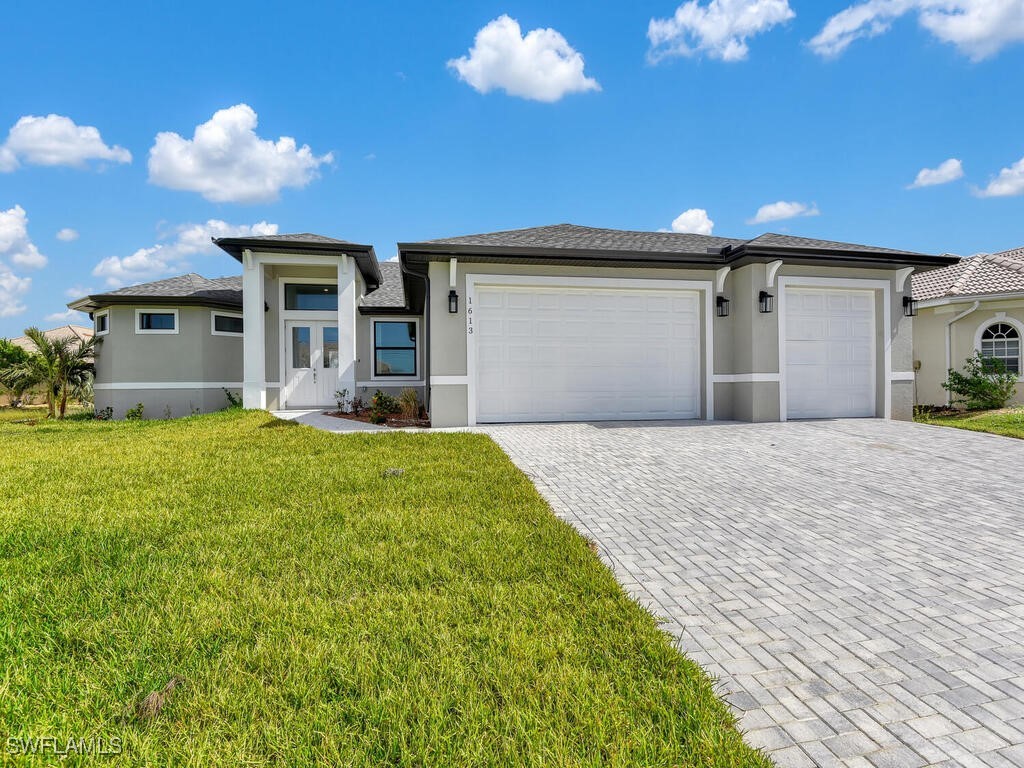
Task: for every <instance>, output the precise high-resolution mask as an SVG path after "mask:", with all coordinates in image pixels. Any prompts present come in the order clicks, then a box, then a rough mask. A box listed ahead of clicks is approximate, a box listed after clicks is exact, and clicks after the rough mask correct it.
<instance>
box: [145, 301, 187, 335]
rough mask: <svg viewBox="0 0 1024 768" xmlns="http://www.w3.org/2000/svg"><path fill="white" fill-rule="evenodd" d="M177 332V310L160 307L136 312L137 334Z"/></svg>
mask: <svg viewBox="0 0 1024 768" xmlns="http://www.w3.org/2000/svg"><path fill="white" fill-rule="evenodd" d="M177 332H178V310H177V309H167V308H164V307H158V308H153V309H136V310H135V333H152V334H172V333H175V334H176V333H177Z"/></svg>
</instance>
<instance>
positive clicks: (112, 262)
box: [92, 219, 277, 288]
mask: <svg viewBox="0 0 1024 768" xmlns="http://www.w3.org/2000/svg"><path fill="white" fill-rule="evenodd" d="M276 234H277V224H268V223H267V222H266V221H260V222H257V223H256V224H251V225H250V224H228V223H227V222H226V221H220V220H219V219H210V220H209V221H207V222H206V223H205V224H184V225H182V226H180V227H178V229H177V230H176V233H175V235H174V239H173V240H170V241H169V242H164V243H157V244H156V245H153V246H150V247H149V248H139V249H138V250H137V251H135V253H133V254H131V255H129V256H108V257H107V258H105V259H103V260H102V261H101V262H100V263H99V264H97V265H96V266H95V268H93V271H92V273H93V274H94V275H96V276H97V277H102V278H105V279H106V283H107V285H108V286H110V287H113V288H117V287H120V286H122V285H129V284H132V283H138V282H144V281H146V280H152V279H156V278H159V277H166V276H168V275H172V274H180V273H182V272H186V271H188V269H189V268H190V264H189V260H188V259H189V257H190V256H194V255H196V254H205V253H212V252H214V251H216V246H215V245H214V244H213V242H212V241H211V240H210V238H212V237H246V236H250V235H276Z"/></svg>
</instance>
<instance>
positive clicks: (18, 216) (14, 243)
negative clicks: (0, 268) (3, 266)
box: [0, 205, 47, 269]
mask: <svg viewBox="0 0 1024 768" xmlns="http://www.w3.org/2000/svg"><path fill="white" fill-rule="evenodd" d="M0 258H2V259H4V260H6V261H9V262H10V263H11V264H13V265H14V266H16V267H24V268H26V269H42V268H43V267H45V266H46V261H47V259H46V257H45V256H44V255H43V254H41V253H40V252H39V249H38V248H37V247H36V244H35V243H33V242H32V239H31V238H30V237H29V236H28V216H27V215H26V214H25V209H24V208H22V207H21V206H20V205H15V206H14V207H13V208H10V209H8V210H6V211H0Z"/></svg>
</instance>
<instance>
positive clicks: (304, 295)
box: [284, 283, 338, 312]
mask: <svg viewBox="0 0 1024 768" xmlns="http://www.w3.org/2000/svg"><path fill="white" fill-rule="evenodd" d="M284 308H285V309H299V310H306V311H313V312H335V311H337V309H338V286H337V285H298V284H294V283H288V284H286V285H285V287H284Z"/></svg>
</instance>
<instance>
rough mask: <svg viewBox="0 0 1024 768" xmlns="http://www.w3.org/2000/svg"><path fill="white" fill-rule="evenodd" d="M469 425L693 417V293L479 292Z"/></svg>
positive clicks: (696, 410) (696, 328)
mask: <svg viewBox="0 0 1024 768" xmlns="http://www.w3.org/2000/svg"><path fill="white" fill-rule="evenodd" d="M472 309H473V315H472V317H473V322H472V326H471V327H472V334H473V345H474V347H475V356H476V366H475V367H476V371H477V373H476V382H475V384H476V387H475V389H476V392H475V401H476V420H477V421H478V422H483V423H486V422H511V421H582V420H619V419H622V420H630V419H689V418H698V417H699V416H700V411H701V407H700V405H701V385H700V373H701V369H702V366H701V351H702V349H703V344H702V343H701V300H700V293H699V292H698V291H695V290H682V289H665V290H659V289H651V288H636V289H633V288H614V287H587V286H579V287H576V286H573V287H565V286H544V285H522V286H520V285H495V286H486V285H479V286H477V288H476V292H475V299H474V303H473V307H472Z"/></svg>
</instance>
